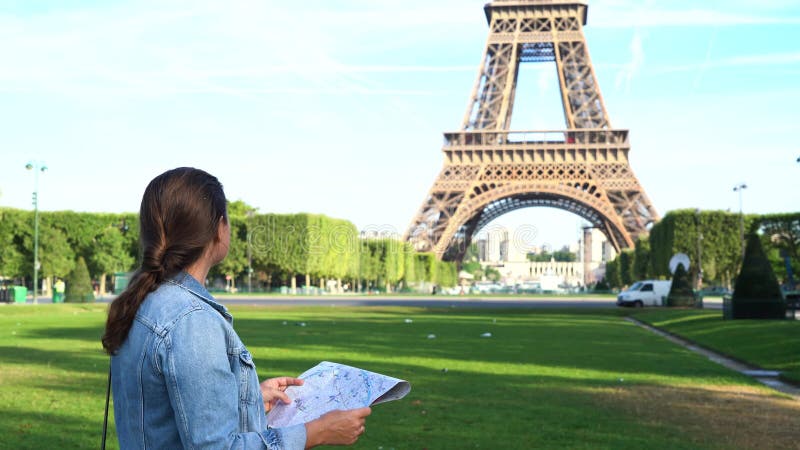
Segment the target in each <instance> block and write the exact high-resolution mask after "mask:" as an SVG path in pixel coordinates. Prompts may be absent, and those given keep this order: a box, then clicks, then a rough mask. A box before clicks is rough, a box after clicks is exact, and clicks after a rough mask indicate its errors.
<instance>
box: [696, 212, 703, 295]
mask: <svg viewBox="0 0 800 450" xmlns="http://www.w3.org/2000/svg"><path fill="white" fill-rule="evenodd" d="M694 220H695V227H696V229H697V290H698V291H699V290H700V289H702V287H703V232H702V231H701V230H700V209H699V208H698V209H695V210H694Z"/></svg>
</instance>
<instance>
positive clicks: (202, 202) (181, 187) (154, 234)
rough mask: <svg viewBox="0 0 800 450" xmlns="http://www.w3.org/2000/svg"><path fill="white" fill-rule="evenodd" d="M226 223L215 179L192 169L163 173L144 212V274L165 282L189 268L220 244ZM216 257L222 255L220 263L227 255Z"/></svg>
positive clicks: (150, 191)
mask: <svg viewBox="0 0 800 450" xmlns="http://www.w3.org/2000/svg"><path fill="white" fill-rule="evenodd" d="M227 220H228V219H227V212H226V200H225V193H224V192H223V191H222V185H221V184H220V183H219V181H218V180H217V179H216V178H215V177H214V176H212V175H210V174H208V173H206V172H204V171H202V170H200V169H193V168H190V167H180V168H177V169H172V170H170V171H167V172H164V173H162V174H161V175H159V176H157V177H156V178H154V179H153V181H151V182H150V184H149V185H147V188H146V189H145V191H144V196H143V197H142V206H141V208H140V210H139V233H140V235H139V244H140V246H141V252H142V266H141V271H142V272H143V273H149V274H152V276H153V278H154V280H155V281H156V283H160V282H161V281H163V280H164V278H166V277H169V276H171V275H174V274H175V273H177V272H180V271H181V270H183V269H185V268H187V267H188V266H190V265H191V264H192V263H194V262H196V261H197V260H198V259H200V257H201V256H203V254H204V252H205V251H207V250H209V249H210V248H211V246H213V244H215V243H216V242H217V241H218V240H219V239H220V233H219V229H220V226H221V225H222V226H225V225H227ZM225 244H226V245H225V246H224V248H226V249H227V243H225ZM213 256H215V257H219V256H221V257H219V258H218V260H216V261H214V262H215V263H216V262H219V260H221V259H222V257H224V256H225V255H224V254H223V255H213ZM200 281H202V280H200Z"/></svg>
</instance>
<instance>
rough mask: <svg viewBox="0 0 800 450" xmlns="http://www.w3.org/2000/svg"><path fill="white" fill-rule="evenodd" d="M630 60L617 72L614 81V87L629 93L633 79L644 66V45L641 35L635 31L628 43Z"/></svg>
mask: <svg viewBox="0 0 800 450" xmlns="http://www.w3.org/2000/svg"><path fill="white" fill-rule="evenodd" d="M630 50H631V59H630V61H629V62H628V63H627V64H626V65H625V66H624V67H623V68H622V70H620V71H619V73H618V74H617V78H616V81H615V86H616V87H617V88H618V89H619V88H620V87H624V88H625V91H626V92H629V91H630V88H631V83H632V82H633V78H634V77H635V76H637V75H638V74H639V72H640V70H641V68H642V65H643V64H644V45H643V43H642V33H641V32H640V31H639V30H638V29H637V30H636V32H634V33H633V37H632V38H631V43H630Z"/></svg>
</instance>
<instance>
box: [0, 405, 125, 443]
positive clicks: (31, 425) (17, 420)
mask: <svg viewBox="0 0 800 450" xmlns="http://www.w3.org/2000/svg"><path fill="white" fill-rule="evenodd" d="M34 408H35V407H32V408H31V410H29V411H19V410H8V409H5V408H0V436H1V438H0V448H2V449H15V450H28V449H30V450H41V449H84V448H85V449H96V448H99V447H100V440H101V435H102V426H103V422H102V420H103V417H102V416H98V418H97V419H96V420H88V421H87V420H84V419H80V418H77V417H69V416H65V415H64V414H61V413H52V412H47V411H41V410H35V409H34ZM100 411H101V414H102V409H101V410H100ZM110 428H111V429H110V430H109V440H110V445H109V446H108V448H117V442H116V435H115V434H114V430H113V424H110Z"/></svg>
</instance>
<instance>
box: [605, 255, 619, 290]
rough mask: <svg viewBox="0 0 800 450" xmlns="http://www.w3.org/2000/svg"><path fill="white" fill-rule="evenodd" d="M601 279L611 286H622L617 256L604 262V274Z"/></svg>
mask: <svg viewBox="0 0 800 450" xmlns="http://www.w3.org/2000/svg"><path fill="white" fill-rule="evenodd" d="M603 279H604V280H605V281H606V283H608V285H609V286H610V287H612V288H621V287H622V279H621V278H620V276H619V257H616V258H614V259H613V260H611V261H608V262H606V275H605V278H603Z"/></svg>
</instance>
